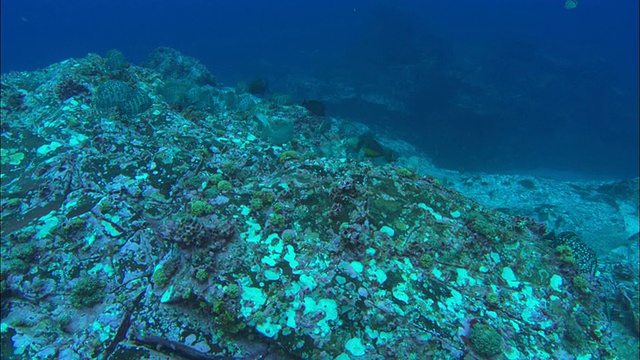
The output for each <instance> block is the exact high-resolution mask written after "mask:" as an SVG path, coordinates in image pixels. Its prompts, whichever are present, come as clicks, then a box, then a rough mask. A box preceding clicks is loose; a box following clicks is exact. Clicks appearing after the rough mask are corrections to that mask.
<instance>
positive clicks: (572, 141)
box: [2, 0, 638, 178]
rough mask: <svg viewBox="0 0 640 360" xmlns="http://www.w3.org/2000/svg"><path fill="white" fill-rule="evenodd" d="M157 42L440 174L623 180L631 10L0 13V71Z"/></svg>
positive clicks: (276, 4) (632, 167)
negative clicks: (352, 96)
mask: <svg viewBox="0 0 640 360" xmlns="http://www.w3.org/2000/svg"><path fill="white" fill-rule="evenodd" d="M423 3H428V4H423ZM158 46H169V47H173V48H175V49H177V50H179V51H181V52H183V53H184V54H187V55H190V56H193V57H196V58H198V59H199V60H200V61H202V62H203V63H204V64H205V65H206V66H207V67H209V68H210V69H211V71H212V72H213V73H214V74H215V75H216V76H217V78H218V79H219V80H220V81H221V82H222V83H224V84H227V85H229V86H233V85H235V84H236V83H237V82H238V81H250V80H252V79H255V78H258V77H260V78H265V79H267V80H268V81H269V85H270V88H271V91H273V92H289V93H291V92H292V89H294V88H295V87H292V86H291V83H292V81H294V82H295V81H297V82H307V83H308V84H309V83H310V84H311V85H310V88H311V90H309V86H308V87H307V88H306V89H307V90H304V91H302V90H297V92H293V93H291V95H292V96H293V97H294V99H296V100H303V99H304V98H308V97H313V98H318V99H320V100H324V101H326V102H327V113H328V115H331V116H339V117H347V118H350V119H354V120H358V121H362V122H365V123H368V124H371V125H372V126H377V127H379V128H381V129H383V128H388V129H390V130H391V131H393V134H395V136H398V137H402V138H405V139H406V140H407V141H410V142H412V143H414V144H415V145H417V146H418V147H420V148H421V149H423V150H424V151H425V152H426V153H427V154H428V155H429V156H430V157H431V158H432V159H433V161H434V162H435V163H436V164H437V165H439V166H442V167H448V168H453V169H460V170H473V171H487V172H502V171H505V172H507V171H508V172H513V171H533V170H536V169H549V171H550V172H569V173H575V174H585V175H586V176H591V177H598V178H602V177H614V178H626V177H634V176H638V165H637V164H638V2H637V0H618V1H615V2H612V1H604V0H580V2H579V5H578V7H577V8H576V9H574V10H566V9H565V8H564V1H563V0H553V1H552V0H519V1H513V0H486V1H477V0H458V1H445V0H440V1H428V2H427V1H408V0H404V1H366V0H357V1H344V0H331V1H322V2H310V1H284V0H282V1H246V0H239V1H211V0H182V1H162V0H154V1H151V0H136V1H125V0H119V1H117V0H100V1H97V0H96V1H88V0H67V1H62V0H58V1H53V0H50V1H45V0H40V1H35V0H22V1H17V0H8V1H3V2H2V72H3V73H5V72H9V71H22V70H36V69H39V68H43V67H46V66H47V65H50V64H52V63H54V62H58V61H61V60H64V59H67V58H70V57H83V56H85V55H86V54H87V53H90V52H92V53H98V54H100V55H104V54H105V52H106V51H107V50H109V49H113V48H117V49H120V50H121V51H122V52H124V54H125V55H126V56H127V59H128V60H129V61H130V62H132V63H134V64H140V63H142V62H143V61H144V59H145V58H146V56H147V54H149V52H150V51H152V50H153V49H154V48H156V47H158ZM341 82H344V83H346V84H347V85H348V86H349V87H350V88H351V90H349V91H353V92H355V93H356V94H368V93H375V94H377V95H379V96H382V97H383V98H384V97H385V96H387V97H388V98H389V99H392V100H394V101H398V102H399V103H400V104H401V105H402V106H403V107H404V108H405V109H406V111H405V112H403V113H402V114H399V113H394V112H393V111H391V112H388V111H386V110H385V109H382V110H384V111H382V110H381V109H380V108H379V107H377V106H376V105H375V104H371V103H367V102H364V103H363V102H353V101H346V100H345V101H343V100H340V99H341V97H343V98H344V94H341V92H344V91H346V88H341V87H339V86H327V84H334V85H335V84H337V83H341ZM313 84H316V85H317V86H316V87H315V88H314V87H313ZM336 99H338V100H336Z"/></svg>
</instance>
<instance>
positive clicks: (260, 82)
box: [247, 79, 269, 95]
mask: <svg viewBox="0 0 640 360" xmlns="http://www.w3.org/2000/svg"><path fill="white" fill-rule="evenodd" d="M247 90H248V91H249V94H252V95H264V94H265V93H266V92H267V90H269V83H267V81H266V80H264V79H255V80H253V81H252V82H250V83H249V88H248V89H247Z"/></svg>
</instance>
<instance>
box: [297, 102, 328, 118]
mask: <svg viewBox="0 0 640 360" xmlns="http://www.w3.org/2000/svg"><path fill="white" fill-rule="evenodd" d="M302 106H304V108H305V109H307V110H309V112H310V113H312V114H313V115H316V116H324V113H325V108H326V107H325V106H324V104H323V103H322V102H321V101H318V100H305V101H303V102H302Z"/></svg>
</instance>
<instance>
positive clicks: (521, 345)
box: [0, 48, 637, 359]
mask: <svg viewBox="0 0 640 360" xmlns="http://www.w3.org/2000/svg"><path fill="white" fill-rule="evenodd" d="M76 65H77V66H76ZM146 66H147V67H146V68H140V67H136V66H128V67H126V68H122V69H120V70H118V71H117V72H119V73H120V75H118V76H124V75H123V74H127V75H126V76H130V77H131V79H132V80H131V81H125V80H122V79H117V78H114V73H113V71H112V68H113V66H112V65H108V66H107V65H106V62H105V60H104V59H101V58H99V57H98V56H96V55H90V56H88V57H87V58H84V59H80V60H73V61H71V60H70V61H66V62H62V63H60V64H54V65H52V66H51V67H50V68H48V69H44V70H42V71H38V72H34V73H31V74H26V73H12V74H5V75H3V77H2V83H3V85H4V84H7V85H8V86H11V88H12V89H16V90H13V91H14V92H18V93H21V94H24V100H23V103H24V104H25V109H24V110H23V111H22V112H15V111H14V110H13V109H14V108H13V107H12V108H9V107H7V108H5V107H4V106H3V108H2V115H3V119H4V118H5V116H6V120H3V122H4V121H6V122H7V123H8V124H9V127H10V128H16V129H19V131H15V132H13V131H12V132H3V134H2V136H3V150H5V144H7V152H6V153H5V152H3V181H2V191H3V198H2V221H3V226H2V230H1V231H2V245H3V246H2V260H3V262H2V272H1V278H0V279H1V281H2V283H1V285H2V286H1V291H2V309H3V313H2V343H3V344H6V345H7V347H10V349H9V350H5V349H3V351H10V352H11V353H13V355H14V356H16V357H18V358H28V359H46V358H51V357H54V356H57V357H59V358H113V359H124V358H150V359H162V358H178V357H186V358H198V359H205V358H247V359H258V358H266V357H269V356H270V357H271V358H278V359H300V358H302V359H336V358H337V359H349V358H362V359H383V358H401V359H412V358H464V357H465V356H467V357H469V358H473V357H493V356H496V354H504V355H503V356H504V358H509V359H524V358H554V357H557V355H558V354H563V353H571V354H575V356H583V357H585V358H586V356H589V355H590V356H592V357H593V358H602V359H614V358H616V356H617V349H616V344H615V339H614V336H613V334H612V332H611V331H612V328H611V323H610V321H609V317H608V314H607V313H606V311H604V310H603V309H606V308H607V305H608V304H609V302H607V300H606V298H603V297H601V296H598V293H599V291H594V289H595V287H596V286H602V287H606V289H608V290H611V292H610V294H609V295H610V296H611V297H613V296H620V295H619V294H620V293H619V292H615V291H613V290H612V289H613V288H614V287H613V285H611V286H610V285H607V284H609V283H608V282H605V281H604V280H607V279H608V278H605V277H602V276H601V277H596V276H598V274H597V272H596V273H593V272H591V271H583V272H581V271H580V270H581V267H582V260H584V259H587V258H584V257H581V256H582V255H581V253H580V254H577V253H575V252H574V253H573V255H572V256H573V257H574V259H575V260H576V262H575V263H574V264H571V263H567V262H566V261H562V259H561V258H560V256H559V255H560V254H559V253H558V252H557V250H556V248H557V247H558V246H555V247H554V246H553V245H565V246H567V245H574V244H575V243H576V242H575V241H573V242H569V243H567V242H565V243H563V244H550V243H549V242H548V241H545V239H546V237H545V235H547V231H546V227H545V226H544V224H542V223H540V222H538V221H535V220H534V219H532V218H528V217H523V216H512V215H508V214H506V213H504V212H501V211H497V210H494V209H491V208H489V207H487V206H486V205H484V204H482V203H480V202H478V201H475V200H472V199H470V198H468V197H465V196H464V195H462V194H461V193H460V192H458V191H456V190H453V189H451V188H450V187H447V186H445V185H443V182H441V181H438V180H436V179H435V178H434V177H432V176H427V175H424V174H420V173H418V172H417V171H414V170H413V169H407V168H405V167H400V166H398V164H397V163H394V162H393V161H391V160H390V161H389V162H387V163H385V164H384V165H382V166H376V165H374V164H373V163H372V162H371V161H370V159H368V158H366V157H364V158H362V157H359V156H358V155H357V154H353V150H352V149H350V145H349V144H348V142H347V138H348V137H351V136H354V134H358V133H365V132H363V131H359V130H360V129H359V128H358V125H345V124H344V123H341V122H340V120H338V119H333V118H330V119H329V121H331V123H332V124H335V125H336V126H330V127H328V128H327V129H326V130H325V131H323V132H322V133H319V132H318V123H317V116H315V115H313V114H309V111H307V110H306V109H304V108H303V107H300V106H296V105H278V104H275V103H273V102H269V101H268V100H267V99H258V98H256V97H255V96H253V95H251V94H242V95H237V94H236V92H235V91H234V90H233V89H229V88H224V87H222V86H220V85H216V84H215V82H214V81H213V77H212V76H211V75H210V73H209V72H208V70H206V69H205V68H204V67H203V66H201V65H200V64H199V63H197V61H196V60H194V59H191V58H188V57H186V56H183V55H182V54H180V53H178V52H177V51H175V50H173V49H168V48H161V49H158V50H156V51H154V52H153V53H152V55H150V58H149V60H148V61H147V63H146ZM123 72H124V73H123ZM54 73H63V74H64V73H69V74H72V75H73V76H74V81H76V82H77V83H79V84H86V86H87V87H88V89H89V91H91V92H92V93H93V94H94V100H93V103H92V104H91V106H88V105H87V104H85V103H82V102H79V101H72V100H74V99H71V100H69V101H66V102H65V103H64V104H62V103H60V101H59V100H58V99H57V96H56V94H55V92H53V91H51V89H53V88H55V86H56V84H59V79H58V78H57V77H56V76H54V75H52V74H54ZM27 76H28V77H29V79H30V80H29V81H30V82H34V84H33V86H32V88H31V90H28V91H27V90H26V89H24V85H22V84H23V82H24V81H25V80H24V78H25V77H27ZM170 81H180V82H182V81H184V82H187V83H193V84H199V86H210V87H211V89H212V90H211V93H210V95H207V97H209V96H211V99H210V100H211V104H215V106H213V107H212V108H206V107H201V108H197V109H194V107H193V106H192V105H189V104H187V106H172V104H169V103H168V102H167V99H165V100H162V99H160V98H156V97H155V96H152V95H149V94H154V93H155V94H158V93H161V92H163V91H162V90H160V88H161V87H163V86H166V84H168V83H169V82H170ZM3 89H4V86H3ZM165 90H166V89H165ZM136 94H140V95H136ZM164 96H165V97H166V96H167V95H164ZM34 97H38V98H39V99H38V100H39V101H41V102H44V103H47V104H49V106H46V107H45V106H37V107H36V106H29V105H30V104H33V103H34V99H33V98H34ZM3 101H4V100H3ZM114 107H115V108H116V109H117V110H118V111H116V112H113V111H108V109H110V108H114ZM221 109H224V111H221ZM96 110H99V111H98V112H96ZM348 128H351V129H353V131H352V133H351V134H347V135H345V132H342V131H341V129H348ZM356 136H357V135H356ZM376 139H377V138H376ZM380 141H381V142H382V140H380ZM367 146H368V147H373V145H371V144H367ZM376 146H380V147H383V146H385V147H386V146H387V143H385V144H382V143H378V142H377V140H376ZM17 153H20V154H22V156H18V157H16V156H14V154H17ZM10 157H11V158H10ZM5 158H6V159H7V161H5ZM518 186H519V188H520V189H521V188H522V185H518ZM536 188H537V186H536ZM563 238H564V237H563ZM571 249H578V250H580V249H581V248H577V247H572V248H571ZM580 251H582V250H580ZM587 260H588V259H587ZM578 266H580V268H579V267H578ZM611 266H612V267H613V265H611ZM620 273H623V271H622V270H620ZM630 279H633V277H630ZM598 282H601V283H602V285H599V284H598ZM618 283H619V281H618V280H617V279H611V284H618ZM629 283H630V284H632V280H629ZM636 284H637V283H636ZM627 296H631V295H630V294H628V293H627ZM632 300H633V299H631V298H630V299H629V301H632ZM630 306H631V308H632V304H630ZM617 311H620V312H621V313H619V314H618V315H616V316H623V315H622V311H624V310H623V309H622V308H618V310H617ZM636 313H637V308H636ZM565 339H570V340H571V341H565ZM9 345H10V346H9Z"/></svg>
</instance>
